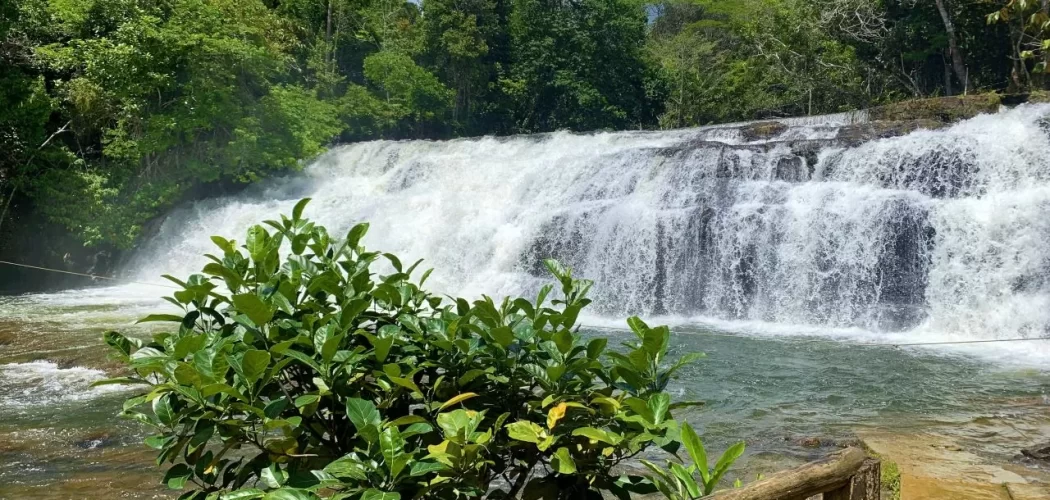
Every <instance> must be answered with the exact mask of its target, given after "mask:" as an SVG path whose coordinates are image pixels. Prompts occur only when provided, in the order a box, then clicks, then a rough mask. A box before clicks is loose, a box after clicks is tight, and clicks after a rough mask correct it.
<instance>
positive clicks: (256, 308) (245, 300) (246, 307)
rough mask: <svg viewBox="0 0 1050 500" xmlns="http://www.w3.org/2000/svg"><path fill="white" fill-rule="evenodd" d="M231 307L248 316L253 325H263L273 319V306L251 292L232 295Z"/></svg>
mask: <svg viewBox="0 0 1050 500" xmlns="http://www.w3.org/2000/svg"><path fill="white" fill-rule="evenodd" d="M233 307H235V308H237V310H238V311H240V312H242V313H244V314H245V315H247V316H248V319H250V320H252V323H255V326H259V327H261V326H263V325H265V324H266V323H268V322H269V321H270V320H271V319H273V313H274V311H275V308H274V307H273V306H271V305H269V304H267V303H265V302H263V300H262V299H260V298H259V296H258V295H255V294H252V293H242V294H240V295H234V296H233Z"/></svg>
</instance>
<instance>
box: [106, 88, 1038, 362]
mask: <svg viewBox="0 0 1050 500" xmlns="http://www.w3.org/2000/svg"><path fill="white" fill-rule="evenodd" d="M1048 116H1050V107H1048V106H1045V105H1026V106H1022V107H1019V108H1016V109H1013V110H1008V111H1003V112H1001V113H998V114H995V115H985V116H980V117H977V118H974V119H972V120H968V121H966V122H962V123H959V124H957V125H955V126H952V127H950V128H945V129H941V130H935V131H928V130H920V131H916V132H913V133H911V134H908V135H906V136H902V137H894V138H885V139H877V140H872V141H868V142H863V141H860V140H857V139H856V138H850V137H849V132H850V130H851V128H850V127H851V126H850V125H849V124H848V123H847V122H848V120H849V118H850V117H848V116H845V115H843V116H832V117H825V118H818V119H809V120H796V121H794V122H791V121H788V122H785V123H787V124H788V125H789V126H788V127H787V128H786V129H784V130H781V131H776V133H775V134H773V135H772V136H763V137H754V136H753V134H749V133H748V131H747V127H746V126H719V127H706V128H699V129H687V130H676V131H670V132H621V133H597V134H587V135H577V134H570V133H555V134H546V135H536V136H520V137H511V138H481V139H470V140H455V141H445V142H432V141H407V142H391V141H379V142H368V143H359V144H353V145H349V146H343V147H339V148H336V149H335V150H333V151H331V152H330V153H329V154H327V155H325V156H324V157H322V158H320V159H319V160H317V161H316V162H314V163H313V164H311V165H309V166H307V167H306V168H305V170H304V172H303V173H302V174H301V175H298V176H294V177H289V178H285V179H278V180H272V181H269V182H267V183H264V184H262V185H260V186H256V187H255V188H253V189H251V190H250V191H249V192H247V193H245V194H243V195H240V196H235V197H230V198H222V199H215V200H208V201H203V202H199V203H196V204H193V205H191V206H187V207H184V208H182V209H179V210H176V211H175V212H173V213H172V214H171V215H170V216H169V217H168V218H167V220H166V221H165V222H164V223H163V226H162V228H161V230H160V231H159V234H157V235H156V237H154V238H153V239H152V240H151V241H149V242H148V243H147V244H146V245H145V246H144V247H143V248H142V249H141V250H140V251H139V252H137V254H136V255H135V256H134V258H133V259H132V260H131V263H130V265H129V266H128V268H127V269H126V270H125V274H126V275H127V276H128V277H131V278H134V279H137V280H146V281H155V280H156V277H157V276H158V275H160V274H163V273H169V274H174V275H177V276H179V275H183V276H184V275H187V274H190V273H192V272H195V271H197V270H199V269H200V267H201V266H202V265H203V264H204V262H205V261H204V259H203V258H202V257H201V255H202V254H204V253H207V252H212V251H214V248H213V246H212V243H211V242H210V240H209V237H210V236H211V235H215V234H218V235H223V236H225V237H230V238H235V239H238V240H243V237H244V236H243V235H244V231H245V230H246V229H247V228H248V227H249V226H250V225H252V224H255V223H258V222H259V221H261V220H263V219H267V218H276V217H277V216H278V214H280V213H288V212H290V210H291V208H292V206H293V205H294V204H295V203H296V201H298V200H299V199H300V198H303V197H311V198H313V201H312V202H311V204H310V206H309V207H308V209H307V215H308V216H309V217H311V218H312V219H314V220H315V221H317V222H319V223H322V224H325V225H327V226H328V227H329V230H330V232H331V233H332V234H340V233H344V232H345V231H346V230H348V229H349V228H350V227H351V226H352V225H353V224H354V223H356V222H359V221H368V222H370V223H371V231H370V232H369V235H368V236H367V238H366V240H365V244H366V245H367V246H368V247H370V248H374V249H382V250H385V251H391V252H395V253H397V254H399V255H400V256H402V260H403V261H412V260H414V259H417V258H423V259H426V263H427V265H428V266H431V267H434V268H435V272H434V274H433V277H432V278H431V282H430V283H431V286H432V287H433V288H435V289H437V290H440V291H443V292H447V293H450V294H456V295H462V296H476V295H478V294H481V293H488V294H495V295H509V294H532V293H534V291H535V290H537V289H538V287H539V286H540V285H541V284H542V283H545V282H546V281H547V276H546V274H545V271H543V269H542V265H540V261H541V259H543V258H545V257H556V258H558V259H560V260H562V261H563V262H564V263H565V264H567V265H569V266H572V267H573V268H575V269H576V273H577V274H578V275H580V276H585V277H588V278H591V279H593V280H595V281H596V286H595V288H594V293H593V295H594V298H595V305H594V306H593V307H594V311H593V312H594V313H596V314H597V315H599V317H600V318H606V319H619V318H623V317H626V316H627V315H629V314H642V315H646V316H654V315H656V316H673V317H678V318H707V319H709V320H716V321H719V322H725V321H733V322H741V323H740V324H746V325H756V324H758V325H770V326H773V327H775V326H777V325H806V326H807V327H808V328H810V329H816V330H817V331H820V330H822V329H823V330H826V331H828V332H839V333H841V332H843V331H847V332H849V331H863V332H866V333H865V334H866V335H868V336H869V337H872V336H873V337H875V338H878V337H880V336H884V337H886V338H887V339H901V338H909V339H913V340H914V341H921V340H923V339H931V340H940V339H945V338H951V339H993V338H1007V337H1036V336H1046V335H1047V331H1048V328H1050V282H1048V277H1050V260H1048V259H1050V164H1048V163H1050V159H1048V156H1047V155H1046V154H1045V152H1046V151H1050V135H1048V132H1047V124H1046V122H1045V121H1044V120H1045V119H1046V118H1047V117H1048ZM854 128H855V126H854ZM749 136H750V137H749ZM898 341H899V340H898ZM1026 344H1031V343H1026ZM1035 344H1041V342H1037V343H1035ZM1024 349H1025V350H1027V351H1033V350H1034V351H1047V348H1046V347H1045V346H1042V345H1026V346H1025V347H1024Z"/></svg>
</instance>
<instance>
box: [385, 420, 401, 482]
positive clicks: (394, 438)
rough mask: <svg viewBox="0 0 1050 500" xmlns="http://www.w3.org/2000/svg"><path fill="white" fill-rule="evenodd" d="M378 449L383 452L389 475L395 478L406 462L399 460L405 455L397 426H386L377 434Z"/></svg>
mask: <svg viewBox="0 0 1050 500" xmlns="http://www.w3.org/2000/svg"><path fill="white" fill-rule="evenodd" d="M379 450H380V451H381V452H382V453H383V459H384V460H385V461H386V466H387V468H388V469H390V477H392V478H397V476H398V475H399V474H400V473H401V470H402V469H403V468H404V467H405V465H406V463H407V462H405V461H402V460H399V459H400V458H401V457H402V456H404V455H405V440H404V438H402V437H401V433H400V432H398V431H397V427H387V428H386V429H383V432H382V433H381V434H379Z"/></svg>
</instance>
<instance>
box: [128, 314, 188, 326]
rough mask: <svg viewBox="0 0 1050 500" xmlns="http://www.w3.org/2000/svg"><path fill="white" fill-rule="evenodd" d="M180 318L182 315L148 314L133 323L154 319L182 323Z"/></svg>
mask: <svg viewBox="0 0 1050 500" xmlns="http://www.w3.org/2000/svg"><path fill="white" fill-rule="evenodd" d="M182 318H183V317H182V316H178V315H175V314H150V315H149V316H146V317H145V318H142V319H140V320H138V321H136V322H135V324H139V323H150V322H155V321H171V322H174V323H182Z"/></svg>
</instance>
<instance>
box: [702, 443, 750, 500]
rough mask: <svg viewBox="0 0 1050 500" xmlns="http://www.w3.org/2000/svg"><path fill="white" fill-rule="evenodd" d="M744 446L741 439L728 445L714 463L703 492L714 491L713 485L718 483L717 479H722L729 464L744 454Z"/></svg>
mask: <svg viewBox="0 0 1050 500" xmlns="http://www.w3.org/2000/svg"><path fill="white" fill-rule="evenodd" d="M744 447H745V445H744V442H743V441H741V442H739V443H737V444H734V445H733V446H730V447H729V449H728V450H726V451H725V453H722V457H721V458H719V459H718V463H717V464H715V471H714V473H712V474H711V479H710V480H709V481H707V482H706V483H704V484H705V488H704V494H709V493H711V492H712V491H714V489H715V486H717V485H718V481H720V480H722V476H723V475H725V473H726V471H728V470H729V466H731V465H733V462H736V459H738V458H740V455H743V454H744Z"/></svg>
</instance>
